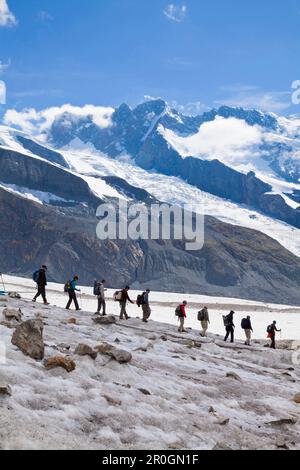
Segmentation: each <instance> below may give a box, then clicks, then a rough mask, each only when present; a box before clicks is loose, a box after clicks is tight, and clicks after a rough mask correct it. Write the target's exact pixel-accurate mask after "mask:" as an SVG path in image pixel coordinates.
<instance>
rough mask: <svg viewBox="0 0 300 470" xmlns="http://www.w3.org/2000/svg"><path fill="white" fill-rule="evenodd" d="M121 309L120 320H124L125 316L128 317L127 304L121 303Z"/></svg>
mask: <svg viewBox="0 0 300 470" xmlns="http://www.w3.org/2000/svg"><path fill="white" fill-rule="evenodd" d="M120 307H121V311H120V320H123V317H124V315H125V317H126V303H125V302H120Z"/></svg>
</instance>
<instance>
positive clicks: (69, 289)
mask: <svg viewBox="0 0 300 470" xmlns="http://www.w3.org/2000/svg"><path fill="white" fill-rule="evenodd" d="M46 272H47V266H45V265H42V266H41V268H40V269H39V270H37V271H35V272H34V273H33V280H34V281H35V282H36V284H37V290H38V291H37V294H36V295H35V297H34V298H33V299H32V301H33V302H36V300H37V298H38V297H39V296H42V298H43V301H44V304H45V305H49V302H48V301H47V298H46V285H47V278H46ZM78 280H79V277H78V276H77V275H75V276H74V277H73V279H72V280H69V281H67V282H66V284H65V286H64V291H65V292H66V293H68V295H69V300H68V303H67V305H66V310H69V309H70V307H71V304H72V302H74V305H75V309H76V310H77V311H78V310H81V308H80V307H79V303H78V300H77V295H76V292H81V290H80V289H78V288H77V283H78ZM105 285H106V280H105V279H103V280H102V281H97V280H96V281H95V282H94V295H95V296H96V297H97V299H98V306H97V311H96V312H95V315H103V316H105V315H106V294H105V293H106V291H107V289H106V288H105ZM129 290H130V287H129V286H126V287H125V288H124V289H122V290H119V291H116V292H115V293H114V296H113V299H114V301H116V302H119V305H120V320H124V319H125V320H128V319H129V318H130V317H129V315H128V314H127V309H126V308H127V304H128V302H129V303H131V304H137V306H138V307H142V312H143V317H142V321H143V322H144V323H147V322H148V320H149V318H150V316H151V308H150V304H149V294H150V292H151V291H150V289H147V290H145V291H144V292H143V293H142V294H140V295H138V296H137V300H136V302H134V301H133V300H131V298H130V297H129ZM186 306H187V301H183V302H182V303H181V304H180V305H178V306H177V307H176V309H175V315H176V316H177V317H178V321H179V327H178V331H179V332H180V333H185V332H186V330H185V329H184V323H185V319H186V318H187V314H186ZM234 315H235V312H234V311H233V310H231V311H230V313H229V314H228V315H224V316H223V322H224V327H225V330H226V335H225V337H224V341H225V342H226V341H227V340H228V338H229V336H230V341H231V343H233V342H234V332H235V324H234ZM198 321H199V322H200V323H201V327H202V331H201V332H200V335H201V336H202V337H205V336H206V335H207V330H208V327H209V324H210V319H209V313H208V308H207V307H204V308H203V309H202V310H200V311H199V312H198ZM276 325H277V323H276V321H273V323H272V324H271V325H269V326H268V327H267V333H268V338H269V339H270V340H271V345H270V347H271V348H272V349H275V348H276V344H275V338H276V332H281V330H278V329H277V326H276ZM241 328H242V329H243V330H244V332H245V336H246V341H245V345H246V346H251V336H252V333H253V328H252V324H251V317H250V316H247V317H246V318H243V319H242V322H241Z"/></svg>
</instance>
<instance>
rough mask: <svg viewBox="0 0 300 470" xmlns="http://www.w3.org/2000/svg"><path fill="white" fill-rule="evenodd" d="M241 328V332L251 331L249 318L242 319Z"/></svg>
mask: <svg viewBox="0 0 300 470" xmlns="http://www.w3.org/2000/svg"><path fill="white" fill-rule="evenodd" d="M242 328H243V330H251V331H253V329H252V325H251V320H249V318H244V319H243V321H242Z"/></svg>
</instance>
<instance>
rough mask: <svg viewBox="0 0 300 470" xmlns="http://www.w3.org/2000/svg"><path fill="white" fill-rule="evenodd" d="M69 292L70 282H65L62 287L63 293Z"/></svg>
mask: <svg viewBox="0 0 300 470" xmlns="http://www.w3.org/2000/svg"><path fill="white" fill-rule="evenodd" d="M70 291H71V281H70V280H69V281H67V282H66V283H65V285H64V292H70Z"/></svg>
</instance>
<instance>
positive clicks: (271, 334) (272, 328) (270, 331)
mask: <svg viewBox="0 0 300 470" xmlns="http://www.w3.org/2000/svg"><path fill="white" fill-rule="evenodd" d="M276 325H277V322H276V321H273V323H272V325H269V326H268V328H267V333H268V338H270V340H271V346H270V348H272V349H276V344H275V337H276V331H278V332H279V333H281V330H278V329H277V326H276Z"/></svg>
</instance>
